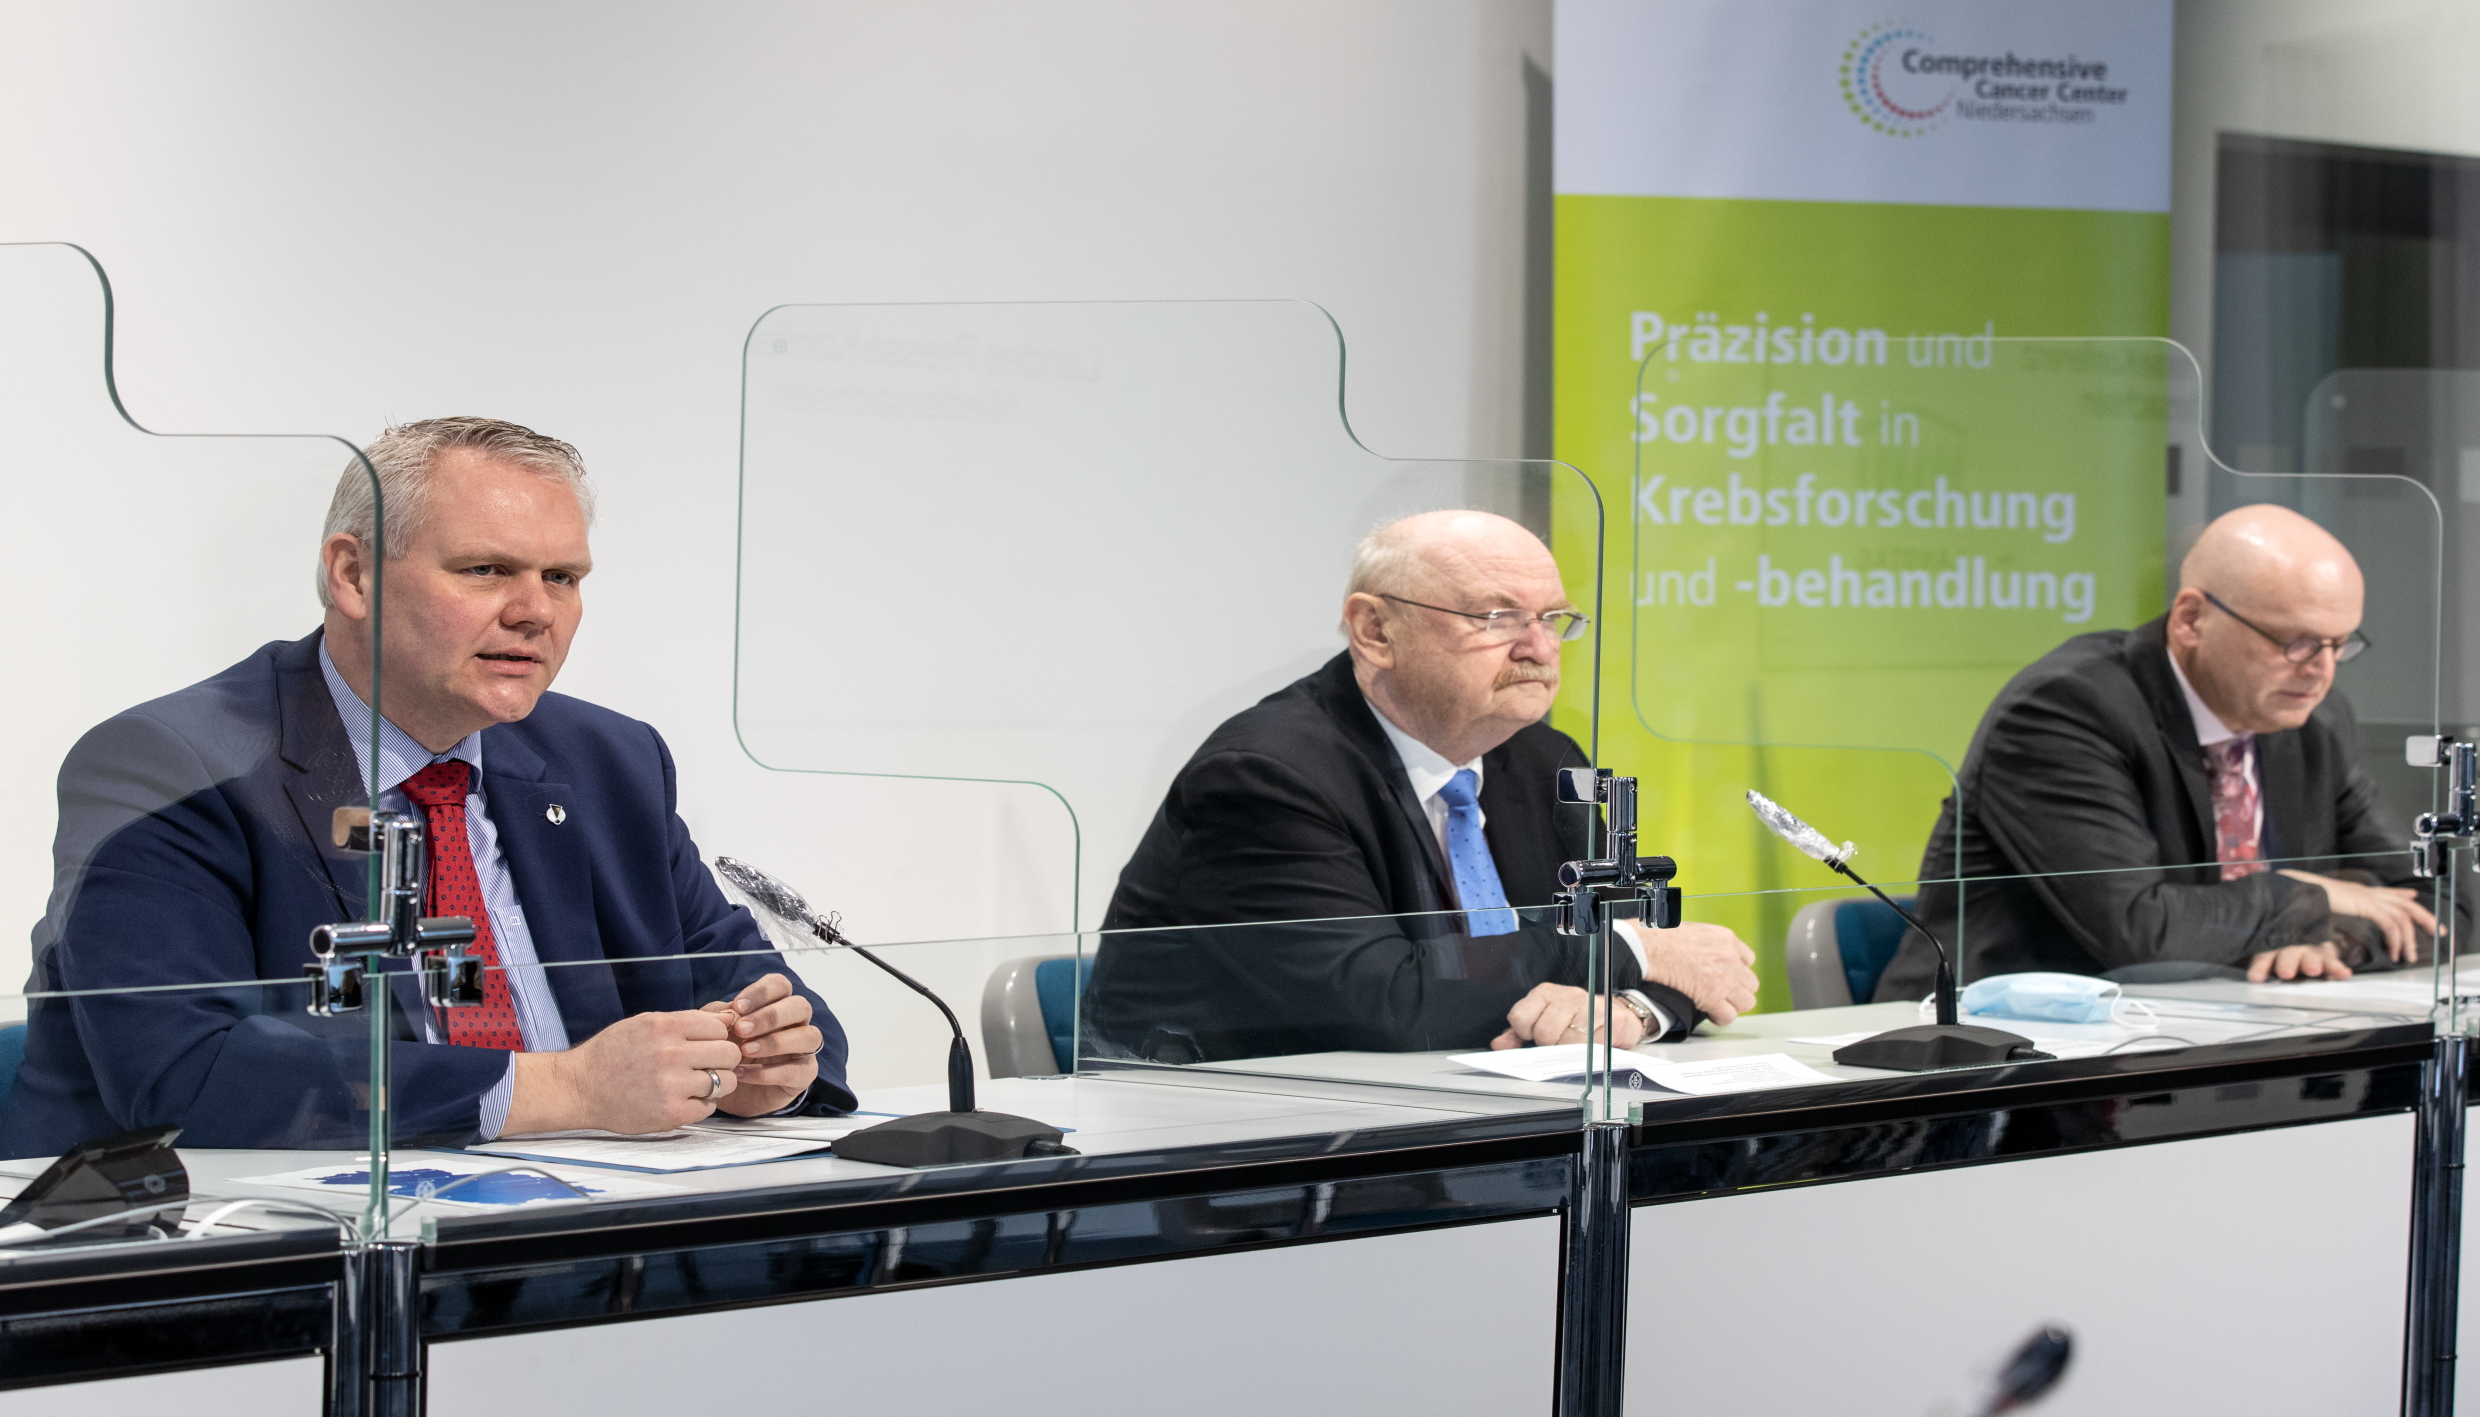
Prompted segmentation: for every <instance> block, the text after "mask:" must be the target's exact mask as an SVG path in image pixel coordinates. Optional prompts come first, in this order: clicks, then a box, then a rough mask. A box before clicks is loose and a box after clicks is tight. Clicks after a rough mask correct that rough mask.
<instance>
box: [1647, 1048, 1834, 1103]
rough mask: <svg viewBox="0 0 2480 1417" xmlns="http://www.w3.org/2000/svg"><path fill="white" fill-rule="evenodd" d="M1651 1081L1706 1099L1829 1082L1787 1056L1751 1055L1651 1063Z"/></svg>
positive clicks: (1781, 1054) (1816, 1072) (1820, 1074)
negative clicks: (1726, 1094)
mask: <svg viewBox="0 0 2480 1417" xmlns="http://www.w3.org/2000/svg"><path fill="white" fill-rule="evenodd" d="M1650 1071H1651V1073H1652V1075H1653V1080H1654V1081H1655V1082H1657V1083H1660V1084H1661V1085H1662V1086H1664V1087H1667V1088H1669V1089H1670V1090H1671V1091H1673V1092H1685V1093H1689V1094H1692V1095H1694V1096H1697V1097H1710V1096H1712V1095H1713V1094H1715V1093H1718V1092H1753V1091H1756V1090H1758V1089H1760V1088H1769V1087H1805V1086H1807V1085H1809V1084H1810V1083H1819V1082H1832V1081H1834V1079H1833V1078H1830V1077H1828V1076H1826V1075H1825V1074H1824V1073H1821V1072H1819V1071H1817V1070H1816V1069H1815V1068H1812V1067H1810V1066H1809V1065H1808V1064H1806V1063H1803V1062H1801V1061H1800V1060H1799V1059H1797V1058H1794V1057H1792V1056H1791V1055H1790V1054H1788V1053H1752V1054H1749V1055H1747V1056H1745V1057H1739V1058H1705V1059H1701V1060H1699V1061H1697V1062H1693V1063H1655V1064H1654V1065H1653V1067H1652V1068H1651V1069H1650Z"/></svg>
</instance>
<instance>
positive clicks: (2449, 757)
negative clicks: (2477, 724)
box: [2403, 733, 2480, 878]
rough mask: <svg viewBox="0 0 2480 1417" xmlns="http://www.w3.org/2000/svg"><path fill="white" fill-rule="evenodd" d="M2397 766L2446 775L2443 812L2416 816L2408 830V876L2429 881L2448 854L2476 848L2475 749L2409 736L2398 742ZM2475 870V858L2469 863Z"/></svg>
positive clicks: (2479, 752)
mask: <svg viewBox="0 0 2480 1417" xmlns="http://www.w3.org/2000/svg"><path fill="white" fill-rule="evenodd" d="M2403 760H2404V761H2405V762H2408V763H2409V764H2411V766H2413V767H2415V768H2434V767H2443V768H2445V769H2446V770H2447V788H2446V810H2445V811H2443V812H2422V813H2421V814H2420V815H2419V818H2418V819H2417V820H2416V821H2414V822H2413V823H2412V824H2411V829H2412V833H2413V835H2412V837H2411V872H2412V874H2413V875H2416V876H2420V877H2422V878H2428V877H2433V876H2435V875H2436V874H2437V872H2438V869H2439V867H2441V866H2446V867H2450V866H2451V864H2452V860H2453V855H2454V852H2455V851H2456V850H2458V849H2461V848H2464V847H2469V846H2472V845H2474V844H2476V843H2480V744H2473V743H2460V742H2456V741H2455V739H2454V738H2453V737H2452V736H2451V735H2438V734H2427V733H2415V734H2413V735H2412V736H2411V737H2410V738H2408V739H2405V740H2404V742H2403ZM2473 869H2475V870H2480V856H2475V857H2474V858H2473Z"/></svg>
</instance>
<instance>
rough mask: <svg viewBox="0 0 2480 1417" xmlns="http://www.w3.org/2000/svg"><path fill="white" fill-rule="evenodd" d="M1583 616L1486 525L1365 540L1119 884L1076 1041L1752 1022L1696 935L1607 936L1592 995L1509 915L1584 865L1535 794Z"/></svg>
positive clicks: (1469, 1040) (1389, 533) (1174, 1041)
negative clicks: (1319, 622) (1620, 940)
mask: <svg viewBox="0 0 2480 1417" xmlns="http://www.w3.org/2000/svg"><path fill="white" fill-rule="evenodd" d="M1583 628H1584V617H1583V616H1582V615H1580V614H1578V613H1577V612H1576V609H1575V607H1574V606H1573V605H1571V604H1569V602H1568V599H1567V592H1566V591H1565V589H1564V588H1563V587H1562V586H1561V585H1560V582H1559V569H1558V564H1557V562H1555V561H1553V560H1552V559H1551V556H1550V551H1549V548H1547V547H1545V546H1543V545H1542V544H1541V541H1540V540H1539V539H1538V538H1536V537H1535V536H1534V535H1533V534H1532V533H1531V532H1529V531H1526V530H1525V529H1524V528H1523V527H1521V526H1519V525H1517V524H1516V523H1514V522H1511V521H1509V520H1507V519H1506V518H1504V517H1497V516H1491V515H1489V514H1487V513H1482V512H1431V513H1426V514H1424V515H1421V516H1417V517H1409V518H1406V519H1404V520H1402V521H1399V522H1394V523H1391V524H1389V525H1387V526H1384V527H1380V528H1379V529H1378V530H1377V531H1375V532H1373V533H1371V534H1370V536H1369V538H1368V539H1367V540H1366V541H1364V542H1363V543H1362V544H1361V547H1360V549H1359V551H1358V553H1357V554H1356V555H1355V556H1354V558H1353V564H1352V578H1351V583H1350V586H1349V588H1348V590H1347V592H1346V595H1345V597H1344V603H1343V625H1342V629H1343V632H1344V635H1345V638H1346V639H1347V641H1348V642H1349V643H1348V645H1347V647H1346V649H1345V651H1344V652H1343V653H1342V654H1339V655H1337V656H1335V658H1334V659H1332V660H1331V661H1329V662H1328V663H1327V665H1326V666H1325V667H1324V668H1322V669H1320V670H1318V671H1317V672H1316V673H1314V674H1312V675H1310V676H1309V677H1307V678H1305V679H1302V680H1301V681H1299V682H1298V683H1296V684H1293V685H1291V686H1290V687H1289V688H1286V689H1284V690H1282V691H1281V692H1279V693H1276V694H1273V695H1271V696H1270V697H1268V698H1267V699H1265V700H1264V701H1263V702H1261V703H1259V704H1257V705H1256V706H1255V707H1253V708H1250V709H1248V710H1246V711H1245V712H1242V713H1241V714H1239V715H1238V716H1236V717H1234V718H1233V719H1231V721H1229V722H1228V723H1225V724H1224V725H1223V726H1222V727H1220V728H1218V729H1216V730H1215V732H1214V734H1213V735H1212V736H1211V737H1209V738H1208V739H1207V740H1206V742H1205V745H1204V746H1203V747H1201V748H1199V749H1198V750H1197V753H1196V756H1195V757H1193V758H1191V759H1190V760H1189V762H1188V765H1187V766H1186V767H1184V768H1182V769H1181V770H1180V774H1179V776H1178V778H1177V779H1175V780H1174V781H1173V783H1172V785H1171V791H1170V794H1169V795H1168V796H1167V797H1166V798H1165V799H1164V801H1163V805H1162V809H1161V811H1159V812H1158V813H1156V814H1155V817H1154V821H1153V824H1152V826H1151V827H1150V828H1148V830H1147V831H1146V834H1145V839H1144V841H1143V842H1142V843H1141V844H1140V845H1139V846H1138V848H1137V853H1136V855H1135V857H1134V858H1133V859H1131V860H1130V861H1129V863H1128V866H1127V869H1125V870H1124V871H1122V872H1121V873H1120V880H1119V889H1118V890H1117V892H1116V893H1114V894H1113V896H1112V898H1111V908H1110V911H1109V913H1108V914H1107V915H1106V916H1105V917H1104V920H1103V928H1104V930H1105V931H1107V932H1116V933H1106V934H1105V935H1104V936H1103V939H1102V943H1101V946H1100V948H1099V950H1098V951H1097V953H1096V959H1095V965H1094V978H1093V983H1092V986H1091V989H1090V992H1089V993H1088V995H1087V1001H1086V1020H1087V1025H1088V1029H1089V1031H1090V1032H1091V1033H1092V1034H1093V1035H1094V1036H1095V1037H1096V1038H1098V1039H1099V1040H1100V1041H1101V1042H1102V1043H1103V1044H1104V1045H1105V1047H1106V1048H1108V1049H1110V1050H1112V1051H1116V1052H1121V1053H1125V1054H1127V1055H1130V1056H1136V1057H1142V1058H1147V1059H1152V1060H1155V1061H1163V1062H1200V1061H1212V1060H1216V1059H1224V1058H1247V1057H1265V1056H1270V1055H1277V1054H1292V1053H1315V1052H1326V1051H1333V1050H1358V1051H1380V1052H1403V1051H1418V1050H1426V1049H1475V1048H1481V1047H1485V1046H1488V1047H1498V1048H1514V1047H1520V1046H1523V1045H1525V1044H1529V1043H1542V1044H1555V1043H1579V1042H1583V1041H1585V1039H1586V1036H1587V1030H1588V1028H1595V1027H1599V1024H1598V1022H1597V1020H1600V1019H1609V1020H1611V1024H1610V1027H1611V1029H1612V1030H1613V1032H1612V1036H1613V1037H1614V1038H1615V1040H1616V1041H1617V1043H1618V1044H1619V1046H1621V1047H1628V1046H1632V1045H1634V1044H1635V1043H1637V1042H1638V1041H1640V1040H1642V1039H1660V1038H1666V1037H1668V1038H1675V1037H1679V1036H1682V1035H1684V1034H1685V1033H1686V1032H1687V1030H1689V1029H1691V1028H1693V1027H1694V1026H1695V1025H1696V1023H1697V1020H1698V1018H1699V1016H1700V1015H1703V1016H1706V1017H1711V1018H1713V1019H1715V1020H1716V1021H1718V1022H1723V1023H1728V1022H1730V1021H1731V1020H1732V1019H1733V1018H1735V1017H1737V1016H1738V1014H1739V1013H1740V1012H1741V1011H1742V1010H1745V1009H1747V1008H1750V1007H1752V1006H1753V1004H1754V1002H1755V997H1756V987H1757V980H1756V975H1755V974H1754V973H1753V972H1752V971H1751V970H1750V969H1749V965H1750V963H1751V962H1752V960H1753V956H1752V955H1751V953H1750V952H1749V950H1748V948H1747V946H1745V945H1743V944H1742V943H1740V941H1739V939H1738V938H1737V937H1736V936H1734V935H1732V934H1731V932H1730V931H1728V930H1725V929H1723V928H1721V927H1720V926H1715V925H1701V924H1686V925H1682V926H1680V927H1679V928H1677V929H1675V930H1648V931H1645V932H1643V933H1642V934H1641V935H1635V936H1634V937H1633V944H1632V948H1631V949H1630V950H1627V951H1615V952H1614V958H1613V959H1612V961H1611V963H1612V966H1613V980H1612V983H1613V988H1612V990H1611V994H1610V996H1608V997H1597V996H1595V995H1594V994H1592V993H1590V992H1588V990H1587V989H1586V988H1585V987H1584V986H1585V985H1586V984H1587V983H1588V980H1587V977H1586V975H1587V970H1586V958H1585V955H1586V951H1585V947H1584V941H1582V940H1579V939H1573V938H1566V937H1562V936H1559V935H1557V934H1556V933H1555V932H1553V931H1552V930H1551V928H1550V927H1549V925H1548V924H1547V923H1544V920H1543V918H1542V917H1543V916H1544V914H1545V913H1544V912H1540V911H1534V912H1531V913H1530V915H1531V918H1526V917H1525V916H1523V915H1520V914H1519V913H1518V912H1519V910H1520V909H1521V908H1522V907H1526V906H1542V905H1547V904H1548V903H1549V902H1550V899H1551V896H1552V894H1553V892H1555V891H1556V889H1557V879H1556V872H1557V870H1558V866H1559V863H1560V862H1562V861H1567V860H1573V859H1577V858H1580V857H1585V856H1589V855H1592V854H1593V852H1592V850H1591V842H1590V840H1589V837H1590V827H1591V819H1590V817H1589V816H1588V815H1587V809H1585V808H1581V807H1568V808H1561V807H1559V806H1557V805H1556V804H1555V802H1554V797H1555V787H1556V782H1555V775H1556V773H1557V770H1558V769H1560V768H1563V767H1580V766H1583V765H1584V764H1585V756H1584V753H1583V752H1582V751H1581V750H1580V749H1578V748H1577V746H1576V744H1575V742H1574V741H1573V740H1572V739H1570V738H1568V737H1567V735H1565V734H1563V733H1560V732H1558V731H1557V730H1555V729H1553V728H1550V727H1549V726H1547V725H1545V724H1543V723H1542V722H1541V719H1542V716H1543V715H1544V714H1547V713H1548V712H1549V711H1550V705H1551V702H1552V700H1554V699H1555V698H1556V697H1557V696H1558V687H1559V645H1560V643H1561V642H1562V640H1564V639H1566V638H1569V637H1572V636H1574V635H1576V634H1580V633H1581V632H1582V630H1583ZM1563 816H1564V819H1562V818H1563ZM1511 907H1512V908H1511ZM1342 917H1359V918H1356V919H1340V918H1342ZM1371 917H1395V918H1371ZM1339 919H1340V923H1338V921H1339ZM1265 922H1318V923H1290V924H1270V923H1265ZM1194 926H1210V927H1221V928H1209V929H1193V928H1179V927H1194ZM1631 933H1633V932H1631Z"/></svg>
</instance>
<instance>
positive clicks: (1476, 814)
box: [1438, 768, 1516, 935]
mask: <svg viewBox="0 0 2480 1417" xmlns="http://www.w3.org/2000/svg"><path fill="white" fill-rule="evenodd" d="M1479 781H1480V780H1479V779H1478V778H1475V777H1474V776H1473V771H1472V769H1471V768H1465V769H1463V770H1462V771H1460V772H1458V773H1456V775H1455V776H1453V777H1451V778H1448V779H1447V785H1446V786H1444V787H1441V788H1439V789H1438V800H1439V801H1441V802H1444V803H1446V804H1447V865H1448V866H1450V867H1451V868H1453V869H1454V871H1455V894H1456V896H1457V897H1458V898H1459V899H1460V900H1462V902H1463V904H1464V910H1465V913H1466V915H1467V916H1468V917H1469V918H1470V920H1471V921H1472V924H1471V926H1470V933H1472V934H1475V935H1511V934H1514V933H1515V928H1516V913H1515V912H1514V911H1512V910H1509V909H1508V908H1507V890H1506V887H1504V886H1502V885H1500V884H1499V881H1498V863H1497V862H1495V861H1493V860H1491V859H1490V843H1489V841H1488V840H1487V839H1486V838H1484V837H1483V836H1482V835H1481V794H1480V793H1479V792H1478V791H1476V790H1475V788H1476V787H1477V785H1478V783H1479Z"/></svg>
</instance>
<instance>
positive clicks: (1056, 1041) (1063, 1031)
mask: <svg viewBox="0 0 2480 1417" xmlns="http://www.w3.org/2000/svg"><path fill="white" fill-rule="evenodd" d="M1093 977H1094V957H1093V956H1092V955H1077V956H1074V957H1072V958H1066V959H1046V960H1044V961H1042V962H1041V963H1040V964H1037V965H1035V966H1034V967H1033V996H1034V997H1035V998H1037V999H1039V1000H1041V1001H1042V1031H1043V1032H1045V1033H1048V1034H1049V1035H1050V1036H1051V1056H1052V1057H1054V1058H1056V1059H1058V1060H1059V1070H1060V1071H1061V1072H1063V1073H1072V1072H1075V1071H1076V999H1077V996H1078V995H1079V994H1082V993H1084V992H1085V986H1086V984H1087V983H1088V982H1090V981H1091V980H1092V979H1093Z"/></svg>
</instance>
